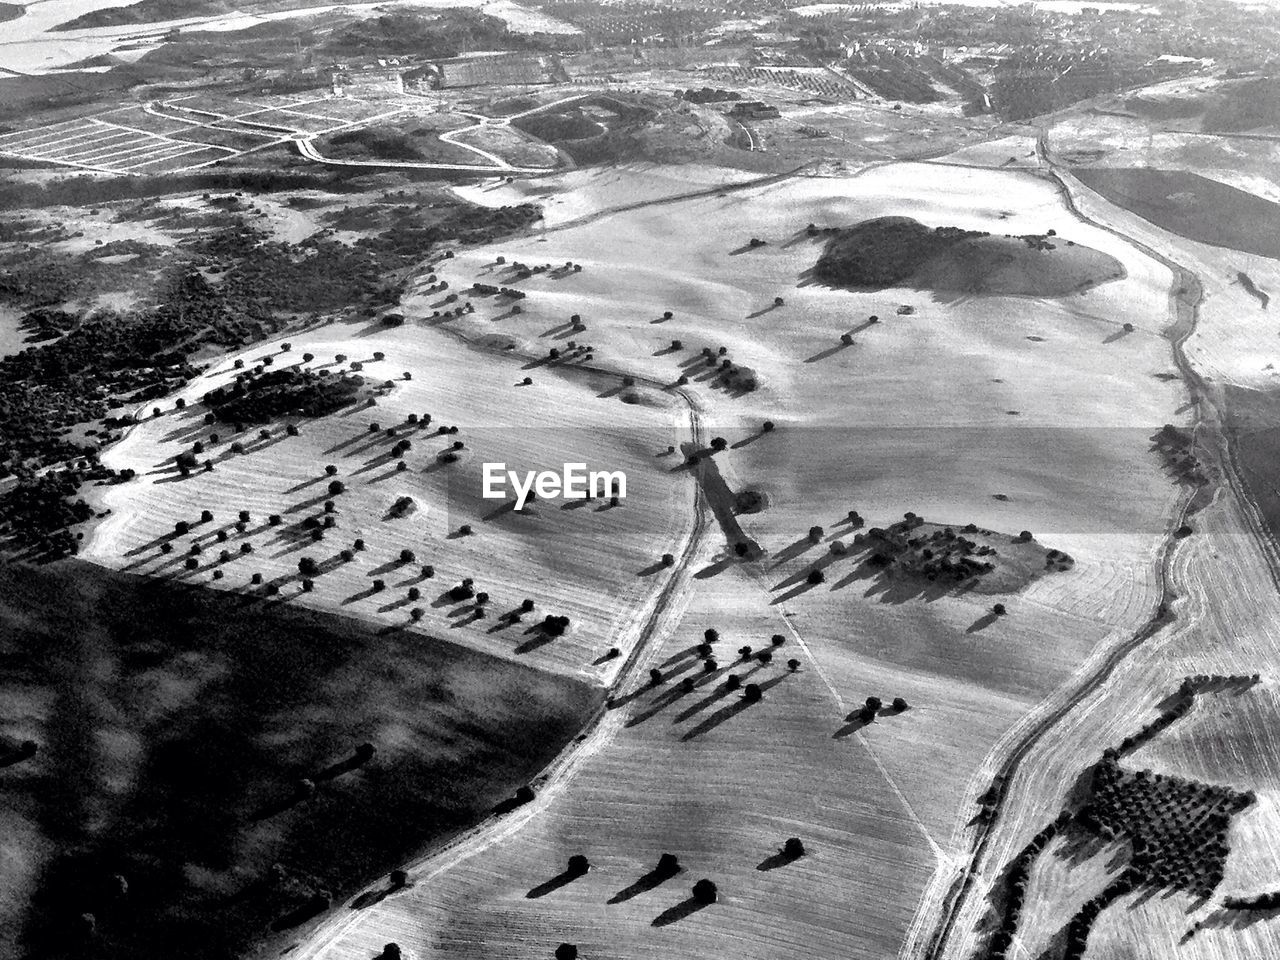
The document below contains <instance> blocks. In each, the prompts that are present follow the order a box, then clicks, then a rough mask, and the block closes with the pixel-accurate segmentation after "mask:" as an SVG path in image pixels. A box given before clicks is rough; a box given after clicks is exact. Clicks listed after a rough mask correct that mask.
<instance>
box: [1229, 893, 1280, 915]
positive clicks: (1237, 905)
mask: <svg viewBox="0 0 1280 960" xmlns="http://www.w3.org/2000/svg"><path fill="white" fill-rule="evenodd" d="M1222 905H1223V906H1224V907H1226V908H1227V909H1228V910H1274V909H1276V907H1280V890H1269V891H1267V892H1266V893H1259V894H1257V895H1256V896H1252V897H1226V898H1224V899H1223V901H1222Z"/></svg>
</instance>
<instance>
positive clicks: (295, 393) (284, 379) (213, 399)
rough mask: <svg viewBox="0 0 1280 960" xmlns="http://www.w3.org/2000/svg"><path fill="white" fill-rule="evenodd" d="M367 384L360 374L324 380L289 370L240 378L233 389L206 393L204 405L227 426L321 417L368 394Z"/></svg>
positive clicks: (220, 388) (308, 373)
mask: <svg viewBox="0 0 1280 960" xmlns="http://www.w3.org/2000/svg"><path fill="white" fill-rule="evenodd" d="M324 372H326V373H327V371H324ZM364 384H365V380H364V377H362V376H359V375H358V374H357V375H354V376H340V377H334V376H323V375H322V374H321V373H319V372H316V371H312V370H300V369H298V368H297V367H287V368H284V369H281V370H268V371H266V372H264V373H260V374H258V375H256V376H255V375H253V374H248V375H245V376H242V377H237V378H236V381H235V383H234V384H232V385H231V386H230V387H227V388H223V387H219V388H218V389H216V390H211V391H210V392H208V393H206V394H205V395H204V401H205V403H207V404H208V405H209V408H210V410H211V411H212V412H213V415H214V416H215V417H217V418H218V419H219V420H221V421H223V422H224V423H270V422H271V421H272V420H274V419H276V418H277V417H282V416H285V415H291V416H302V417H321V416H324V415H325V414H327V413H333V412H335V411H337V410H341V409H342V408H343V407H347V406H350V405H351V404H353V403H355V402H356V401H357V400H359V399H360V397H361V396H362V395H365V394H366V393H368V391H365V390H363V387H364Z"/></svg>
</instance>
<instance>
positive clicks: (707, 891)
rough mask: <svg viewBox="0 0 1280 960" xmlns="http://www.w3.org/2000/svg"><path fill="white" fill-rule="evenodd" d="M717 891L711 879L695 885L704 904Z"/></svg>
mask: <svg viewBox="0 0 1280 960" xmlns="http://www.w3.org/2000/svg"><path fill="white" fill-rule="evenodd" d="M748 689H749V688H748ZM716 892H717V891H716V885H715V884H714V883H712V882H711V881H710V880H705V879H704V880H699V881H698V882H697V883H695V884H694V885H693V899H694V900H695V901H696V902H697V903H700V904H703V905H706V904H711V903H715V902H716Z"/></svg>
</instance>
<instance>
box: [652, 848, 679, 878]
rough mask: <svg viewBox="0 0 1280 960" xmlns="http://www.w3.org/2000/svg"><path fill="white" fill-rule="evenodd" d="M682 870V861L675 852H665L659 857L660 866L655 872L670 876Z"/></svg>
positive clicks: (659, 874)
mask: <svg viewBox="0 0 1280 960" xmlns="http://www.w3.org/2000/svg"><path fill="white" fill-rule="evenodd" d="M679 872H680V861H679V859H677V857H676V855H675V854H674V853H664V854H663V855H662V856H660V857H659V858H658V866H657V867H656V868H655V869H654V873H656V874H658V876H661V877H669V876H671V875H673V874H676V873H679Z"/></svg>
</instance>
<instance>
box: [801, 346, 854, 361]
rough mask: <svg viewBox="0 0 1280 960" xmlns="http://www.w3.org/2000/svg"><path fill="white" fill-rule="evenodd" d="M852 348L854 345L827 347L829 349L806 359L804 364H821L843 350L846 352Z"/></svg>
mask: <svg viewBox="0 0 1280 960" xmlns="http://www.w3.org/2000/svg"><path fill="white" fill-rule="evenodd" d="M851 346H853V344H852V343H837V344H835V345H834V346H831V347H827V349H825V350H820V351H818V352H817V353H815V354H814V355H813V356H811V357H806V358H805V361H804V362H805V363H821V362H822V361H823V360H826V359H827V358H828V357H833V356H835V355H836V354H837V353H839V352H840V351H841V350H844V349H846V348H847V347H851Z"/></svg>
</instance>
